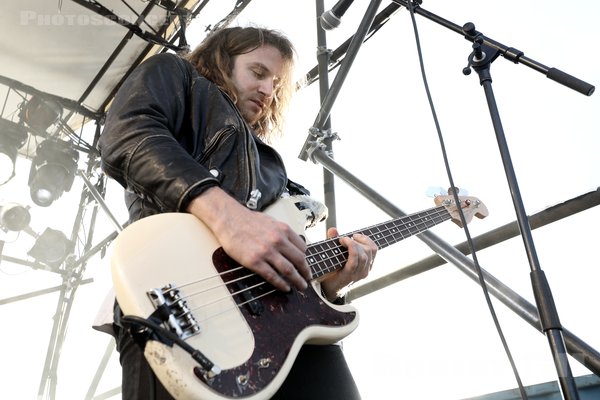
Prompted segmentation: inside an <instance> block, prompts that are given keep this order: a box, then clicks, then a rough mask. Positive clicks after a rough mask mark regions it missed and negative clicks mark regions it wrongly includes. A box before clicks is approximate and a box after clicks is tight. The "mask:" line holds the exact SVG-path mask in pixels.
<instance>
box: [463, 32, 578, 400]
mask: <svg viewBox="0 0 600 400" xmlns="http://www.w3.org/2000/svg"><path fill="white" fill-rule="evenodd" d="M464 29H465V34H466V35H468V36H473V37H474V44H473V52H472V53H471V55H470V57H469V66H470V67H471V68H473V69H474V70H475V71H476V72H477V74H478V75H479V82H480V83H481V85H482V86H483V90H484V92H485V96H486V99H487V103H488V108H489V111H490V116H491V119H492V124H493V126H494V131H495V132H496V140H497V142H498V147H499V149H500V155H501V158H502V163H503V165H504V171H505V174H506V178H507V180H508V185H509V188H510V192H511V196H512V199H513V205H514V208H515V212H516V214H517V224H518V227H519V231H520V233H521V236H522V239H523V244H524V245H525V251H526V253H527V258H528V261H529V265H530V268H531V273H530V277H531V283H532V287H533V294H534V297H535V301H536V304H537V308H538V310H539V314H540V323H541V326H542V331H543V332H545V333H546V337H547V339H548V343H549V345H550V350H551V352H552V356H553V359H554V364H555V367H556V370H557V372H558V378H559V383H560V387H561V391H562V393H563V397H564V398H565V399H567V400H570V399H573V400H577V399H579V395H578V392H577V386H576V384H575V380H574V378H573V375H572V372H571V368H570V365H569V361H568V359H567V350H566V345H565V342H564V337H563V331H562V325H561V323H560V319H559V317H558V312H557V310H556V305H555V304H554V299H553V296H552V291H551V290H550V285H549V283H548V280H547V279H546V275H545V273H544V271H543V270H542V268H541V266H540V263H539V260H538V257H537V253H536V250H535V245H534V241H533V236H532V235H531V226H530V224H529V218H528V216H527V213H526V211H525V207H524V205H523V199H522V198H521V193H520V191H519V185H518V183H517V178H516V174H515V171H514V168H513V164H512V161H511V157H510V152H509V149H508V144H507V142H506V137H505V135H504V129H503V128H502V121H501V119H500V114H499V112H498V107H497V105H496V101H495V97H494V92H493V89H492V77H491V74H490V66H491V63H492V62H493V61H494V60H495V59H496V58H497V57H498V56H499V55H500V53H499V51H498V50H496V49H493V48H491V47H489V46H487V45H485V44H484V39H483V37H482V35H480V34H478V33H477V32H476V31H475V26H474V25H473V24H466V25H465V27H464ZM469 66H468V67H466V68H465V69H464V70H463V73H465V75H469V74H470V71H471V70H470V68H469Z"/></svg>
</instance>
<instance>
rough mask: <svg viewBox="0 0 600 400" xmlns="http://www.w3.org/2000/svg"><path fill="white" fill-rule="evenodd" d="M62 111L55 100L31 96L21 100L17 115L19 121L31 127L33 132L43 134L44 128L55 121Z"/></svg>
mask: <svg viewBox="0 0 600 400" xmlns="http://www.w3.org/2000/svg"><path fill="white" fill-rule="evenodd" d="M62 113H63V108H62V106H61V105H60V103H58V102H57V101H55V100H51V99H46V98H42V97H40V96H36V95H34V96H32V97H31V98H30V99H29V100H27V101H25V102H23V104H22V106H21V112H20V114H19V117H20V118H21V121H22V122H24V123H25V124H27V126H28V127H30V128H32V130H33V133H35V134H45V133H46V130H47V129H48V128H49V127H50V126H51V125H52V124H53V123H55V122H56V121H57V120H58V119H59V118H60V117H61V116H62Z"/></svg>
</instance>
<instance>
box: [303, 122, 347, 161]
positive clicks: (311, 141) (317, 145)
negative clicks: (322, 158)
mask: <svg viewBox="0 0 600 400" xmlns="http://www.w3.org/2000/svg"><path fill="white" fill-rule="evenodd" d="M333 140H340V137H339V136H338V134H337V132H332V131H331V129H326V130H323V129H319V128H317V127H314V126H313V127H312V128H310V129H309V130H308V139H307V140H306V146H307V147H306V149H305V150H306V154H307V155H308V158H310V160H311V161H312V162H313V163H315V164H316V163H317V162H316V161H315V160H314V158H313V153H314V152H315V150H321V151H323V152H324V153H326V154H327V156H328V157H329V158H333V150H332V148H331V146H328V145H327V144H326V143H325V142H326V141H333Z"/></svg>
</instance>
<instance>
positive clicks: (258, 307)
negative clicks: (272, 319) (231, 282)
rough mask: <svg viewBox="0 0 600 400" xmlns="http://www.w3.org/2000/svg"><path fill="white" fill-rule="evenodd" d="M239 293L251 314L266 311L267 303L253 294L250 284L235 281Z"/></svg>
mask: <svg viewBox="0 0 600 400" xmlns="http://www.w3.org/2000/svg"><path fill="white" fill-rule="evenodd" d="M235 286H236V289H237V293H238V294H239V295H240V296H241V297H242V300H243V303H242V304H244V305H245V306H246V308H247V309H248V311H249V312H250V314H252V315H255V316H258V315H261V314H262V313H263V312H264V311H265V305H264V304H263V303H262V301H260V300H258V299H256V298H255V297H254V295H253V294H252V290H251V289H248V287H249V285H248V284H246V283H244V282H241V281H239V282H236V283H235Z"/></svg>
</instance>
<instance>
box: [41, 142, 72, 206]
mask: <svg viewBox="0 0 600 400" xmlns="http://www.w3.org/2000/svg"><path fill="white" fill-rule="evenodd" d="M78 160H79V153H78V152H77V150H75V149H73V148H72V147H71V145H70V144H69V143H67V142H65V141H61V140H54V139H48V140H44V141H43V142H42V143H40V144H39V145H38V147H37V149H36V155H35V157H34V158H33V161H32V162H31V170H30V171H29V189H30V194H31V199H32V200H33V202H34V203H35V204H37V205H38V206H41V207H48V206H49V205H50V204H52V203H53V202H54V200H56V199H58V198H59V197H60V196H62V194H63V193H64V192H68V191H69V190H71V186H72V185H73V180H74V179H75V172H76V171H77V161H78Z"/></svg>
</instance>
